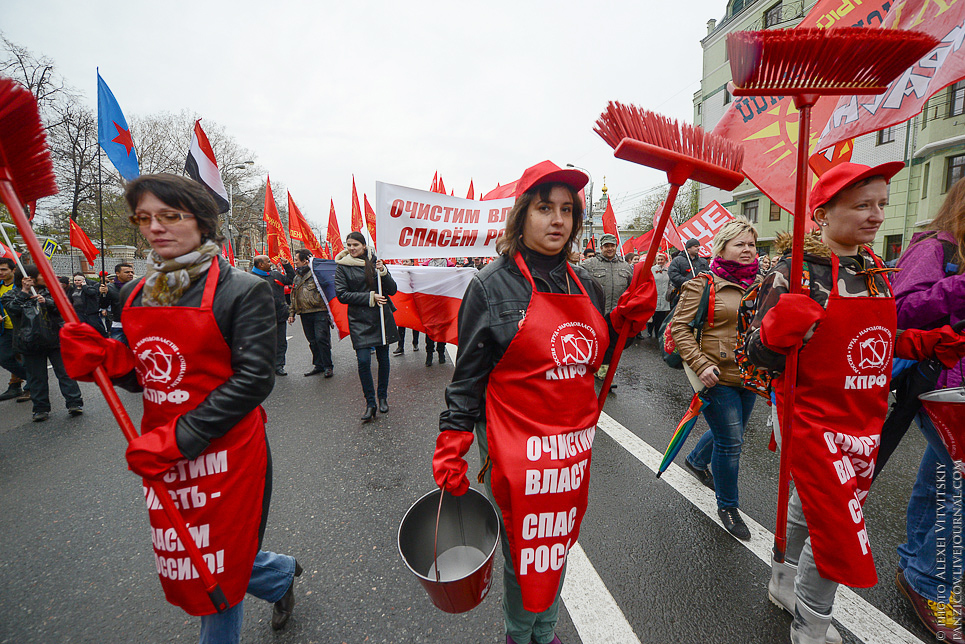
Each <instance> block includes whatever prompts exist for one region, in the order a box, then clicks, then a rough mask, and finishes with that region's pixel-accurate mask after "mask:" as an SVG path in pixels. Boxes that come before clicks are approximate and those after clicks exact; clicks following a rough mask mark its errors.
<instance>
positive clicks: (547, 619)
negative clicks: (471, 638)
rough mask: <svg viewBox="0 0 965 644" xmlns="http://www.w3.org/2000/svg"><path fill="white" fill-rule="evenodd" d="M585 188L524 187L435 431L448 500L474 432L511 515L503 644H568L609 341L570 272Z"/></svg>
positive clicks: (476, 286) (565, 181) (528, 183)
mask: <svg viewBox="0 0 965 644" xmlns="http://www.w3.org/2000/svg"><path fill="white" fill-rule="evenodd" d="M586 183H587V177H586V175H585V174H583V173H582V172H580V171H578V170H562V169H560V168H559V167H558V166H556V165H555V164H553V163H551V162H550V161H544V162H542V163H540V164H537V165H535V166H533V167H532V168H529V169H528V170H526V172H524V173H523V176H522V178H521V179H520V180H519V182H518V183H517V188H516V203H515V205H514V206H513V208H512V210H511V211H510V213H509V215H508V217H507V220H506V231H505V234H504V235H503V237H501V238H500V240H499V242H498V244H497V250H498V251H499V253H500V256H499V258H498V259H496V260H495V261H494V262H492V263H491V264H490V265H488V266H487V267H486V268H484V269H483V270H482V271H480V272H479V274H478V275H476V277H474V278H473V280H472V282H471V283H470V285H469V288H468V289H467V290H466V294H465V296H464V297H463V300H462V306H461V308H460V310H459V354H458V357H457V358H456V365H455V371H454V372H453V376H452V382H451V383H450V384H449V386H448V387H447V388H446V404H447V409H446V411H444V412H442V415H441V416H440V419H439V428H440V430H441V431H440V434H439V437H438V440H437V441H436V451H435V455H434V457H433V474H434V476H435V480H436V482H437V483H438V484H439V486H440V487H442V488H444V489H445V490H447V491H448V492H451V493H452V494H455V495H461V494H464V493H465V492H466V490H467V489H468V487H469V480H468V479H467V478H466V471H467V470H468V464H467V463H466V461H465V455H466V453H467V452H468V451H469V446H470V445H471V444H472V441H473V430H474V429H475V432H476V433H477V434H478V436H479V450H480V455H481V457H482V461H483V463H484V464H485V465H484V472H485V482H486V488H487V491H488V492H489V493H490V497H491V498H492V499H493V500H494V501H495V502H496V504H497V505H498V507H499V509H500V512H501V514H502V522H503V525H502V526H501V527H502V531H501V533H500V536H501V538H502V546H503V557H504V559H505V568H504V570H505V573H504V575H503V587H504V592H503V617H504V619H505V624H506V642H507V644H513V643H515V644H528V643H529V642H531V641H532V642H537V643H538V644H548V643H550V642H554V643H558V642H559V641H560V640H559V638H558V637H556V635H555V632H554V631H555V627H556V619H557V613H558V610H559V598H560V589H561V587H562V584H563V575H564V571H565V567H566V556H567V553H568V552H569V549H570V547H571V546H572V545H573V544H574V543H575V542H576V539H577V537H578V536H579V532H580V521H581V520H582V518H583V514H584V512H585V510H586V499H587V484H588V483H589V474H590V454H591V451H592V446H593V436H594V432H595V429H596V421H597V418H598V417H599V411H598V409H597V402H596V393H595V391H594V388H593V374H594V373H595V372H596V370H597V368H599V366H600V364H601V361H602V359H603V353H604V351H605V350H606V347H607V344H608V341H609V336H608V332H607V325H606V322H605V321H604V319H603V315H602V311H603V292H602V289H601V288H600V287H599V285H597V284H596V283H595V282H594V281H593V279H592V278H591V277H590V276H589V274H588V273H587V272H586V271H585V270H583V269H582V268H580V267H578V266H574V265H572V264H570V263H569V262H570V261H574V260H575V259H576V256H575V253H572V249H573V248H574V246H573V243H574V241H575V240H576V239H578V237H579V234H580V230H581V228H582V222H583V208H582V205H583V202H582V199H580V197H579V190H580V189H581V188H583V186H584V185H586ZM568 260H569V261H568ZM490 464H491V467H490Z"/></svg>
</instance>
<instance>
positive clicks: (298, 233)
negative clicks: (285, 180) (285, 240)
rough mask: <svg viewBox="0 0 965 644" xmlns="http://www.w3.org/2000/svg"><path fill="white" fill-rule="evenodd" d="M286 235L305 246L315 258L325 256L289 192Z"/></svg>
mask: <svg viewBox="0 0 965 644" xmlns="http://www.w3.org/2000/svg"><path fill="white" fill-rule="evenodd" d="M288 234H289V236H290V237H291V238H292V239H297V240H298V241H300V242H301V243H303V244H305V248H307V249H308V250H309V251H311V253H312V255H314V256H315V257H322V256H323V255H324V254H325V253H324V251H323V250H322V245H321V244H319V243H318V240H317V239H315V233H313V232H312V227H311V226H309V225H308V221H307V220H306V219H305V216H304V215H303V214H302V211H301V210H299V209H298V206H296V205H295V200H294V199H292V193H291V192H289V193H288Z"/></svg>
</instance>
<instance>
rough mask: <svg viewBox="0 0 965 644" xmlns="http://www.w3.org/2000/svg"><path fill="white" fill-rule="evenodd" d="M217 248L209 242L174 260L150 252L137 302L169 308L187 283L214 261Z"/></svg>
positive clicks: (176, 301) (219, 249) (178, 298)
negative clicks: (142, 287) (140, 295)
mask: <svg viewBox="0 0 965 644" xmlns="http://www.w3.org/2000/svg"><path fill="white" fill-rule="evenodd" d="M220 254H221V247H220V246H219V245H218V244H216V243H214V242H213V241H211V240H208V241H206V242H204V243H202V244H201V245H200V246H198V247H197V248H195V249H194V250H193V251H191V252H190V253H185V254H184V255H181V256H180V257H175V258H174V259H163V258H162V257H160V256H159V255H158V254H157V253H155V252H154V251H153V250H152V251H151V253H150V255H148V257H147V274H146V275H145V276H144V291H143V297H142V299H141V302H142V303H143V304H144V306H173V305H175V304H177V303H178V301H179V300H180V299H181V296H182V295H184V292H185V291H186V290H187V288H188V287H189V286H191V283H192V282H194V281H196V280H197V279H198V278H199V277H200V276H201V274H202V273H204V272H205V271H206V270H207V269H208V267H209V266H211V262H212V261H217V258H218V255H220Z"/></svg>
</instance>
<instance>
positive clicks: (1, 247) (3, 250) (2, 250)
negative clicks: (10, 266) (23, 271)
mask: <svg viewBox="0 0 965 644" xmlns="http://www.w3.org/2000/svg"><path fill="white" fill-rule="evenodd" d="M0 257H9V258H10V259H12V260H14V261H16V260H17V258H18V257H20V253H15V252H14V251H13V249H11V248H10V247H9V246H7V245H6V244H4V243H3V242H0Z"/></svg>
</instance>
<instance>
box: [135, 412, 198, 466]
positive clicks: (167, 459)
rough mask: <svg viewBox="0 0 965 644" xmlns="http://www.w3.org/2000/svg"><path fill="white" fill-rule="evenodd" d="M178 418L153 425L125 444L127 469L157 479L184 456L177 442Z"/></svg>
mask: <svg viewBox="0 0 965 644" xmlns="http://www.w3.org/2000/svg"><path fill="white" fill-rule="evenodd" d="M177 424H178V419H177V418H174V419H172V420H171V421H170V422H168V423H166V424H164V425H161V426H160V427H155V428H154V429H152V430H151V431H149V432H148V433H146V434H142V435H141V436H138V437H137V438H135V439H134V440H132V441H131V442H130V443H128V445H127V452H126V453H125V456H126V457H127V469H129V470H131V471H132V472H134V473H135V474H137V475H138V476H141V477H143V478H146V479H157V478H161V476H162V475H163V474H164V473H165V472H167V471H168V470H169V469H171V466H172V465H174V464H175V463H176V462H178V461H179V460H181V459H182V458H184V455H182V454H181V450H179V449H178V442H177V438H176V437H177V429H176V428H177Z"/></svg>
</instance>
